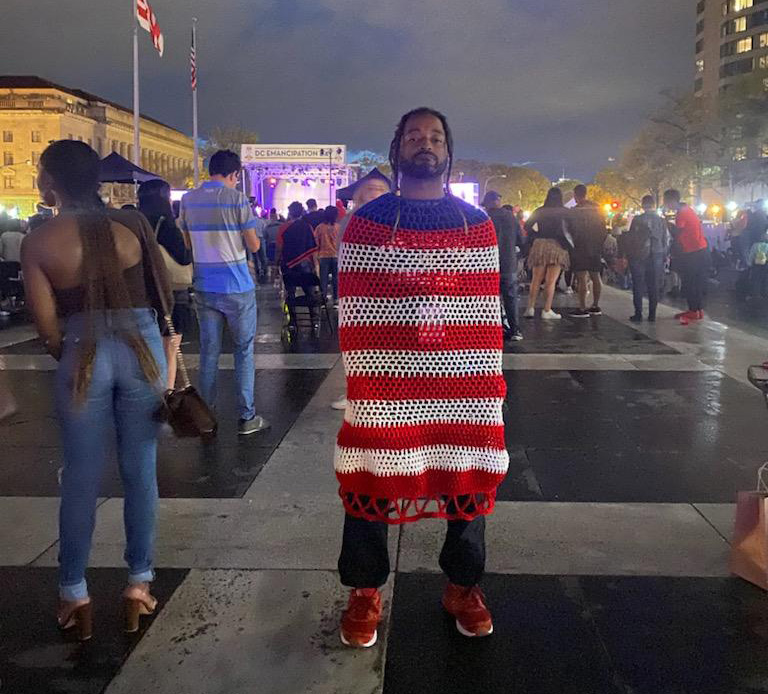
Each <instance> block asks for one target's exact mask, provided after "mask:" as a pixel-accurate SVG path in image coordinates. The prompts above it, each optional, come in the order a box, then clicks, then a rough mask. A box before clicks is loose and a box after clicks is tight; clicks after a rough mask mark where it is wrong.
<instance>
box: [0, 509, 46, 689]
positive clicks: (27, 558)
mask: <svg viewBox="0 0 768 694" xmlns="http://www.w3.org/2000/svg"><path fill="white" fill-rule="evenodd" d="M0 528H2V529H3V531H2V533H0V566H17V565H23V564H28V563H29V562H31V561H32V560H33V559H35V558H36V557H38V556H40V555H41V554H43V553H44V552H45V551H46V550H47V549H48V548H49V547H50V546H51V545H52V544H54V543H55V542H56V541H57V540H58V538H59V500H58V499H48V498H34V497H26V498H20V497H0ZM0 691H1V690H0Z"/></svg>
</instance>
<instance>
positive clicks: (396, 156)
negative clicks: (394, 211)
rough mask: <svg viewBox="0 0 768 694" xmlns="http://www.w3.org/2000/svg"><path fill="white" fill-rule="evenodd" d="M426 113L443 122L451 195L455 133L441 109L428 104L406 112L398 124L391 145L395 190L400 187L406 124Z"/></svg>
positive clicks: (447, 176)
mask: <svg viewBox="0 0 768 694" xmlns="http://www.w3.org/2000/svg"><path fill="white" fill-rule="evenodd" d="M424 115H429V116H434V117H435V118H437V119H438V120H439V121H440V123H441V124H442V126H443V130H444V131H445V144H446V147H447V148H448V168H447V170H446V174H447V175H446V177H445V192H446V195H450V192H451V189H450V185H449V184H450V180H451V169H452V168H453V134H452V133H451V129H450V128H449V127H448V121H447V119H446V117H445V116H444V115H443V114H442V113H440V111H435V109H433V108H428V107H426V106H422V107H421V108H415V109H413V111H409V112H408V113H406V114H405V115H404V116H403V117H402V118H401V119H400V122H399V123H398V124H397V129H396V130H395V136H394V137H393V138H392V143H391V144H390V145H389V165H390V166H391V167H392V180H393V182H394V186H395V190H399V189H400V145H401V144H402V142H403V134H404V133H405V124H406V123H407V122H408V120H409V119H410V118H413V117H414V116H424Z"/></svg>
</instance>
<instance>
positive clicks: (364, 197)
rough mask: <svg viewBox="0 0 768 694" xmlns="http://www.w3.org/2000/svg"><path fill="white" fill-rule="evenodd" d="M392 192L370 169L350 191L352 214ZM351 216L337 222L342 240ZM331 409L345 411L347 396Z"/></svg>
mask: <svg viewBox="0 0 768 694" xmlns="http://www.w3.org/2000/svg"><path fill="white" fill-rule="evenodd" d="M391 191H392V181H391V180H390V179H389V178H388V177H387V176H385V175H384V174H383V173H381V171H379V170H378V168H375V167H374V168H373V169H371V170H370V171H369V172H368V173H367V174H366V175H365V176H363V177H362V178H360V179H358V180H357V181H356V182H355V183H354V185H353V190H352V214H354V212H356V211H358V210H360V209H362V208H363V207H364V206H365V205H367V204H368V203H369V202H373V201H374V200H376V199H377V198H380V197H381V196H382V195H386V194H387V193H389V192H391ZM352 214H347V215H345V216H344V217H343V218H342V220H341V222H339V229H340V232H339V233H340V238H341V239H342V243H343V238H344V232H345V230H346V228H347V225H348V224H349V222H350V220H351V219H352ZM331 407H332V408H333V409H334V410H346V409H347V396H346V395H342V396H341V397H340V398H338V399H336V400H334V401H333V402H332V403H331Z"/></svg>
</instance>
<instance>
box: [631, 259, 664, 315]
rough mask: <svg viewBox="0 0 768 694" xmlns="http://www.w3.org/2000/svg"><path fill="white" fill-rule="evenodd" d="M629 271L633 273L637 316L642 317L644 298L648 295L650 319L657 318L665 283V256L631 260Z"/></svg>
mask: <svg viewBox="0 0 768 694" xmlns="http://www.w3.org/2000/svg"><path fill="white" fill-rule="evenodd" d="M629 270H630V272H631V273H632V300H633V303H634V305H635V315H636V316H640V315H642V313H643V297H644V296H646V295H647V296H648V317H649V318H656V306H658V303H659V292H660V291H661V285H662V282H663V281H664V255H663V254H662V253H650V254H649V255H648V257H647V258H646V259H645V260H630V261H629Z"/></svg>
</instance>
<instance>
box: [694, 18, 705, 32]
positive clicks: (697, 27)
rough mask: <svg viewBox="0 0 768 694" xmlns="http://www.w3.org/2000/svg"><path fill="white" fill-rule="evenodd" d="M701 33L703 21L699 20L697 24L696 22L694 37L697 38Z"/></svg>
mask: <svg viewBox="0 0 768 694" xmlns="http://www.w3.org/2000/svg"><path fill="white" fill-rule="evenodd" d="M703 31H704V20H703V19H700V20H699V21H698V22H696V35H697V36H698V35H699V34H700V33H702V32H703Z"/></svg>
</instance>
